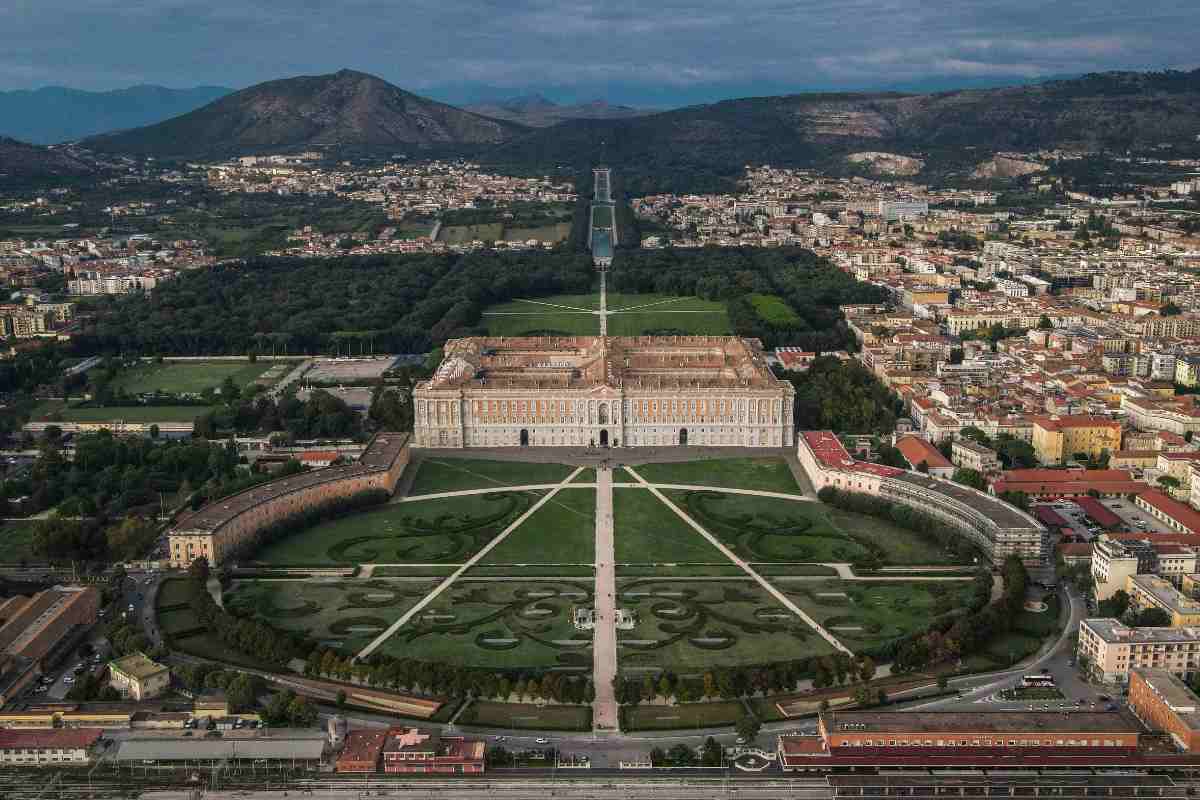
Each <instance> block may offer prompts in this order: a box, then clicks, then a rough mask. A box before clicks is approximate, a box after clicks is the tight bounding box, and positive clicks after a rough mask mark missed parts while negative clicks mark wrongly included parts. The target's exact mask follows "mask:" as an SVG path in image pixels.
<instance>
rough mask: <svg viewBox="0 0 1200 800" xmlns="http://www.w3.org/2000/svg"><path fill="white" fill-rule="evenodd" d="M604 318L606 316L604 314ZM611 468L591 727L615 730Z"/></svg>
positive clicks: (601, 477)
mask: <svg viewBox="0 0 1200 800" xmlns="http://www.w3.org/2000/svg"><path fill="white" fill-rule="evenodd" d="M601 319H603V317H602V318H601ZM612 487H613V481H612V469H610V468H609V467H597V469H596V596H595V603H594V609H593V610H594V613H595V620H594V626H593V628H592V682H593V684H594V685H595V687H596V699H595V701H593V703H592V730H594V731H616V730H617V729H618V728H619V727H620V725H621V720H620V716H619V715H618V714H619V712H618V711H617V697H616V693H615V692H614V691H613V678H614V677H616V674H617V567H616V564H614V563H613V562H614V561H616V549H615V547H614V545H613V494H612Z"/></svg>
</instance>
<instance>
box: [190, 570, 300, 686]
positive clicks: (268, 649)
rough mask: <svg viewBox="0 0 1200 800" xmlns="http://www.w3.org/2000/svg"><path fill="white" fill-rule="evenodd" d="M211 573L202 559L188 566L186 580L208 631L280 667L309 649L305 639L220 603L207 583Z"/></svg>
mask: <svg viewBox="0 0 1200 800" xmlns="http://www.w3.org/2000/svg"><path fill="white" fill-rule="evenodd" d="M208 575H209V569H208V562H207V561H206V560H205V559H203V558H198V559H196V560H195V561H193V562H192V565H191V567H189V568H188V578H187V579H188V580H189V581H191V582H192V587H191V595H192V599H191V601H190V603H189V605H190V607H191V610H192V613H194V614H195V615H196V619H198V620H199V621H200V624H201V625H202V626H204V628H205V629H206V630H207V631H208V632H209V633H211V634H212V635H213V636H215V637H216V638H217V639H219V640H220V641H221V642H223V643H224V644H225V645H227V646H228V647H229V648H231V649H233V650H237V651H238V652H241V653H246V654H247V655H250V656H252V657H254V658H255V659H258V660H259V661H264V662H267V663H271V664H278V665H281V666H282V665H286V664H287V663H288V662H289V661H291V660H292V659H293V658H298V657H300V656H301V655H302V654H303V653H305V652H307V649H308V648H307V647H306V643H305V642H304V640H303V639H302V638H300V637H297V636H294V635H292V634H290V633H287V632H284V631H281V630H278V629H276V628H273V627H271V626H270V625H268V624H266V623H265V622H260V621H259V620H256V619H245V618H238V617H235V616H233V615H232V614H230V613H228V612H226V611H225V609H223V608H221V607H220V606H218V605H217V602H216V601H215V600H214V599H213V597H212V595H211V594H209V592H208V588H207V586H206V582H207V581H208Z"/></svg>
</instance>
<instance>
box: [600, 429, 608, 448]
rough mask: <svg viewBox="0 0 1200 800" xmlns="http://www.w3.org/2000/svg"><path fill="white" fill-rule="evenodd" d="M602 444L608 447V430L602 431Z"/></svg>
mask: <svg viewBox="0 0 1200 800" xmlns="http://www.w3.org/2000/svg"><path fill="white" fill-rule="evenodd" d="M600 446H601V447H608V431H600Z"/></svg>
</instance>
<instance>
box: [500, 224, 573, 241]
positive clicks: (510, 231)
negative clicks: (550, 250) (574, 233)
mask: <svg viewBox="0 0 1200 800" xmlns="http://www.w3.org/2000/svg"><path fill="white" fill-rule="evenodd" d="M570 235H571V223H569V222H552V223H549V224H547V225H539V226H538V227H536V228H508V227H506V228H505V229H504V240H505V241H507V242H524V241H527V240H529V239H537V240H538V241H539V242H561V241H563V240H564V239H566V238H567V237H568V236H570Z"/></svg>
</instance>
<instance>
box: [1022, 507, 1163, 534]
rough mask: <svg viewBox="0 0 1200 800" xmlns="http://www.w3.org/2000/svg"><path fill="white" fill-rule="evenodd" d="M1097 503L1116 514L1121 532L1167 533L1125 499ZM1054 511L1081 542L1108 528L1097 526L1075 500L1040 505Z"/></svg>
mask: <svg viewBox="0 0 1200 800" xmlns="http://www.w3.org/2000/svg"><path fill="white" fill-rule="evenodd" d="M1096 502H1098V503H1100V505H1102V506H1104V508H1106V509H1108V510H1109V511H1111V512H1112V513H1113V514H1115V515H1116V516H1117V517H1118V518H1119V519H1120V520H1121V523H1120V525H1119V526H1118V529H1119V530H1125V531H1130V532H1136V531H1145V532H1147V533H1149V532H1154V531H1165V530H1166V529H1165V528H1164V527H1163V526H1162V525H1161V524H1160V523H1159V522H1158V521H1157V520H1156V519H1154V518H1153V517H1151V516H1150V514H1149V513H1148V512H1146V511H1145V510H1143V509H1141V508H1138V507H1137V506H1136V505H1135V504H1134V503H1133V502H1132V501H1130V500H1126V499H1125V498H1123V497H1122V498H1105V499H1103V500H1097V501H1096ZM1039 505H1046V506H1049V507H1050V508H1052V509H1054V511H1055V512H1057V513H1058V515H1059V516H1061V517H1062V518H1063V519H1065V520H1066V521H1067V523H1068V524H1069V525H1070V528H1071V535H1072V536H1075V537H1076V538H1077V539H1078V540H1079V541H1084V542H1090V541H1092V540H1094V539H1095V538H1096V537H1097V536H1099V535H1100V534H1101V533H1103V532H1104V531H1105V530H1106V528H1104V527H1101V526H1100V525H1097V524H1095V522H1094V521H1093V520H1091V519H1090V518H1089V517H1088V515H1087V514H1086V513H1085V512H1084V510H1083V509H1082V508H1080V506H1079V505H1078V504H1077V503H1076V502H1075V501H1073V500H1057V501H1055V502H1052V503H1040V504H1039Z"/></svg>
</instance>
